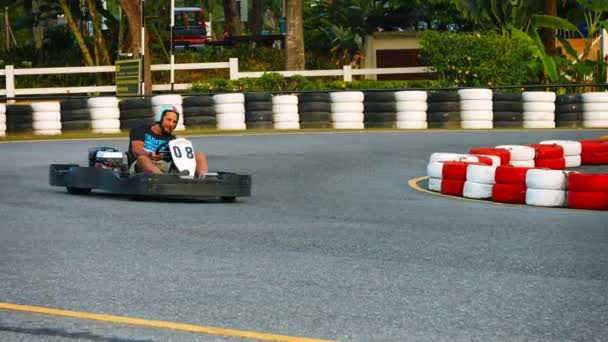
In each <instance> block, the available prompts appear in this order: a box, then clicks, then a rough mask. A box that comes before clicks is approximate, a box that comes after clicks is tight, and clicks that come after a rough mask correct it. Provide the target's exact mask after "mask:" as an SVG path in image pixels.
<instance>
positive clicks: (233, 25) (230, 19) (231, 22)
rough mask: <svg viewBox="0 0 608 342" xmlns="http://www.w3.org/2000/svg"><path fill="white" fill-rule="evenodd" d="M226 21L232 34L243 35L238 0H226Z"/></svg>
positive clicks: (227, 27)
mask: <svg viewBox="0 0 608 342" xmlns="http://www.w3.org/2000/svg"><path fill="white" fill-rule="evenodd" d="M224 22H225V25H226V29H227V30H228V33H229V34H230V35H231V36H240V35H241V18H240V17H239V10H238V8H237V6H236V0H224Z"/></svg>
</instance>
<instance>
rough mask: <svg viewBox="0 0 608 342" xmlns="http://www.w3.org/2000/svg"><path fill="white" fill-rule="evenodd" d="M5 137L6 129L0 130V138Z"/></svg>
mask: <svg viewBox="0 0 608 342" xmlns="http://www.w3.org/2000/svg"><path fill="white" fill-rule="evenodd" d="M0 127H1V126H0ZM5 136H6V128H5V129H0V137H5Z"/></svg>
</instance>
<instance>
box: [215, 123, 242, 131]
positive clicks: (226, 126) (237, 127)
mask: <svg viewBox="0 0 608 342" xmlns="http://www.w3.org/2000/svg"><path fill="white" fill-rule="evenodd" d="M217 129H219V130H232V131H244V130H246V129H247V125H246V124H245V122H230V123H226V122H224V123H219V122H218V123H217Z"/></svg>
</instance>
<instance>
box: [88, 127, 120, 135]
mask: <svg viewBox="0 0 608 342" xmlns="http://www.w3.org/2000/svg"><path fill="white" fill-rule="evenodd" d="M91 132H93V133H101V134H116V133H120V128H93V129H92V130H91Z"/></svg>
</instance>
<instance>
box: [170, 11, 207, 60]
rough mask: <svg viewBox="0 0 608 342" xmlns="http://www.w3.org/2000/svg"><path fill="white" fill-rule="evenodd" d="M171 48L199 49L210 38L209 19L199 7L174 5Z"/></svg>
mask: <svg viewBox="0 0 608 342" xmlns="http://www.w3.org/2000/svg"><path fill="white" fill-rule="evenodd" d="M174 20H175V21H174V23H175V26H174V28H173V48H174V49H175V50H200V49H202V48H203V47H204V45H205V44H206V43H208V42H210V41H211V40H212V35H211V21H206V20H205V12H204V11H203V9H202V8H199V7H176V8H175V12H174Z"/></svg>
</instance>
